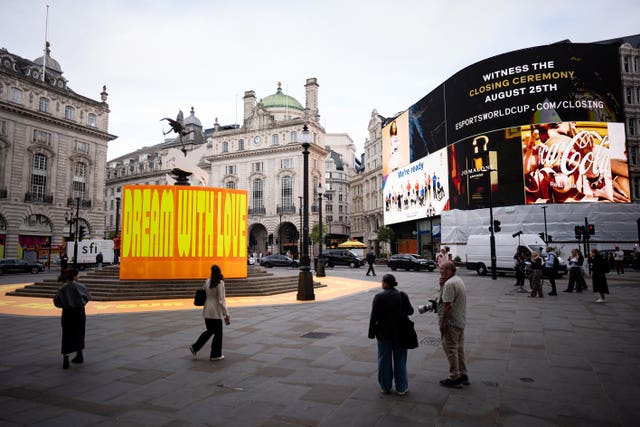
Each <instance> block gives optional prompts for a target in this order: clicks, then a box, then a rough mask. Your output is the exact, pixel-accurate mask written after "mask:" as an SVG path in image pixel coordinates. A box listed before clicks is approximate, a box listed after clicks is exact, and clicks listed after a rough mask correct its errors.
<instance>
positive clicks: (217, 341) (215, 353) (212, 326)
mask: <svg viewBox="0 0 640 427" xmlns="http://www.w3.org/2000/svg"><path fill="white" fill-rule="evenodd" d="M204 324H205V325H206V326H207V330H206V331H204V332H203V333H202V334H200V337H199V338H198V341H196V343H195V344H193V346H192V347H193V349H194V350H195V351H196V352H198V351H200V349H201V348H202V347H204V345H205V344H206V343H207V341H209V338H211V336H212V335H213V340H211V355H210V356H209V357H220V356H222V319H207V318H205V319H204Z"/></svg>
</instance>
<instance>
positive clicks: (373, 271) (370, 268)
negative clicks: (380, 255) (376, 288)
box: [367, 264, 376, 276]
mask: <svg viewBox="0 0 640 427" xmlns="http://www.w3.org/2000/svg"><path fill="white" fill-rule="evenodd" d="M370 272H371V273H373V275H374V276H375V275H376V271H375V270H374V269H373V264H369V269H368V270H367V276H368V275H369V273H370Z"/></svg>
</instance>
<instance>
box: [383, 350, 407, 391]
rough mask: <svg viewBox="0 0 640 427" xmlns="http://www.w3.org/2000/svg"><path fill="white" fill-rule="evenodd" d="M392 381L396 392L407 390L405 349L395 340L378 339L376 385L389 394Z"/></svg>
mask: <svg viewBox="0 0 640 427" xmlns="http://www.w3.org/2000/svg"><path fill="white" fill-rule="evenodd" d="M394 379H395V382H396V390H397V391H399V392H403V391H406V390H407V389H408V388H409V378H408V376H407V349H406V348H404V347H402V346H401V345H400V343H399V342H398V341H396V340H383V339H378V383H379V384H380V388H381V389H382V391H384V392H390V391H391V385H392V381H393V380H394Z"/></svg>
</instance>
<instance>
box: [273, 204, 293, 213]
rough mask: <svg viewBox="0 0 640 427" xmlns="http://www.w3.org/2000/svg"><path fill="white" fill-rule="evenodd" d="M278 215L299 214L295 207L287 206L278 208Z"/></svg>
mask: <svg viewBox="0 0 640 427" xmlns="http://www.w3.org/2000/svg"><path fill="white" fill-rule="evenodd" d="M276 213H278V214H285V213H293V214H295V213H298V211H297V210H296V206H295V205H287V206H278V207H277V208H276Z"/></svg>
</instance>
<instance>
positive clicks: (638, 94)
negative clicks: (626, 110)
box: [636, 86, 640, 104]
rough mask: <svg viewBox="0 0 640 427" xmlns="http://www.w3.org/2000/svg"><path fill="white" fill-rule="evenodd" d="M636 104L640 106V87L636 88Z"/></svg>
mask: <svg viewBox="0 0 640 427" xmlns="http://www.w3.org/2000/svg"><path fill="white" fill-rule="evenodd" d="M636 104H640V86H638V87H637V88H636Z"/></svg>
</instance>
